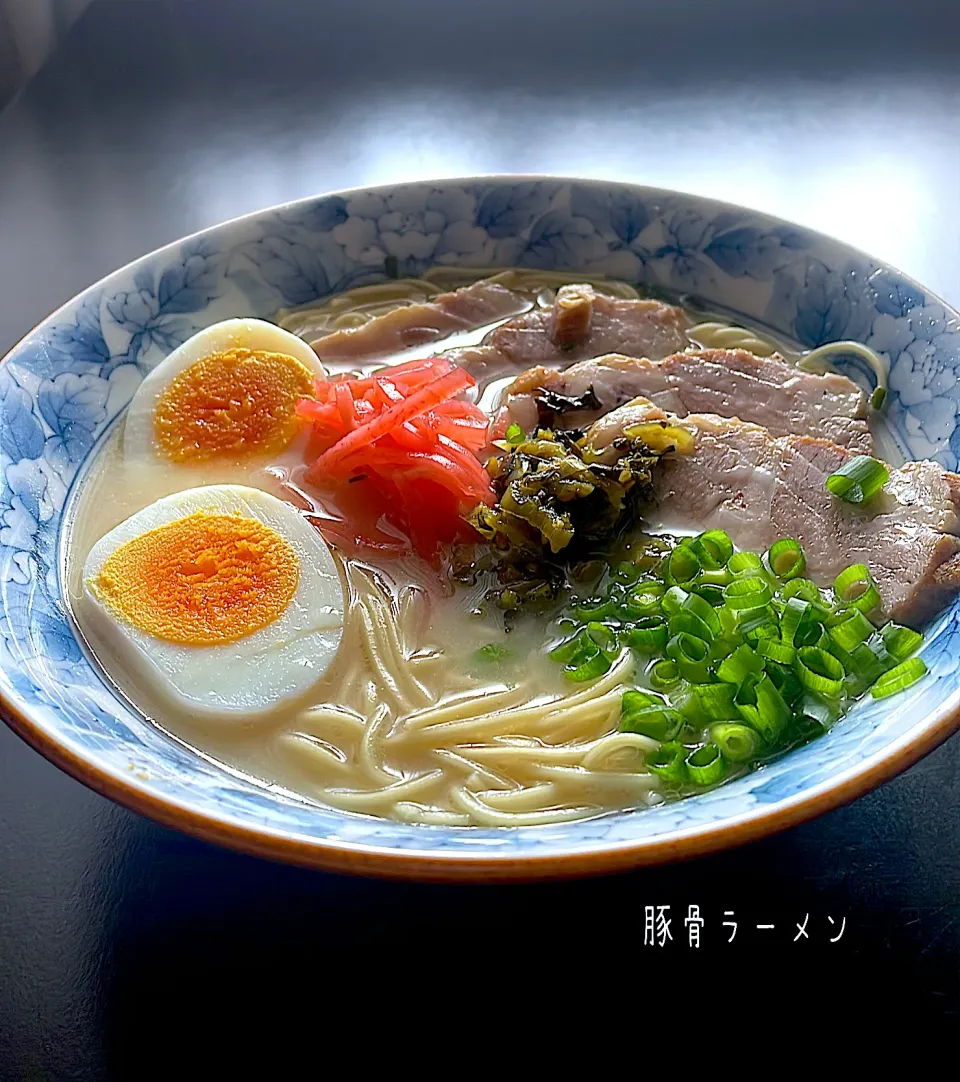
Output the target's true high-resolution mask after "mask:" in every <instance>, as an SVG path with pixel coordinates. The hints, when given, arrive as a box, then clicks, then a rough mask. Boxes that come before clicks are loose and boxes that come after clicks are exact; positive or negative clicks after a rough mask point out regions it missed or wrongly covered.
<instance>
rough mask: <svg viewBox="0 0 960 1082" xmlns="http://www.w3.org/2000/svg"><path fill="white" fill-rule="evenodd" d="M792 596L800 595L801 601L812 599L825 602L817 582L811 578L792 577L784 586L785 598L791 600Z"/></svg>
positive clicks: (820, 602) (812, 600) (816, 601)
mask: <svg viewBox="0 0 960 1082" xmlns="http://www.w3.org/2000/svg"><path fill="white" fill-rule="evenodd" d="M791 597H799V598H800V599H801V601H810V602H814V603H816V604H818V605H819V604H823V596H822V594H821V593H820V589H819V587H818V586H817V584H816V583H815V582H812V581H811V580H810V579H791V580H790V581H789V582H788V583H787V584H786V586H784V588H783V600H784V601H789V600H790V598H791Z"/></svg>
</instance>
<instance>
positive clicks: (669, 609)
mask: <svg viewBox="0 0 960 1082" xmlns="http://www.w3.org/2000/svg"><path fill="white" fill-rule="evenodd" d="M686 600H687V591H686V590H684V589H682V588H681V587H679V586H671V587H670V589H669V590H667V592H666V593H665V594H664V595H663V599H662V600H661V602H660V608H661V609H663V611H664V612H665V613H666V614H667V616H673V615H674V614H675V613H678V612H679V611H680V609H681V608H682V607H683V603H684V601H686Z"/></svg>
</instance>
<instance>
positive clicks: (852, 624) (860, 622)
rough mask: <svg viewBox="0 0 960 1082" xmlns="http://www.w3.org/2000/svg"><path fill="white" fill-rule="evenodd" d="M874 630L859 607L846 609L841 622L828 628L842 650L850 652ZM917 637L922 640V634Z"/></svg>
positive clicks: (831, 636)
mask: <svg viewBox="0 0 960 1082" xmlns="http://www.w3.org/2000/svg"><path fill="white" fill-rule="evenodd" d="M873 630H874V629H873V624H871V623H870V621H869V620H868V619H867V618H866V616H864V615H863V613H862V612H861V611H860V610H859V609H846V610H845V611H844V612H843V613H841V614H840V620H839V622H837V623H835V624H834V625H833V627H831V628H829V629H828V631H829V634H830V638H831V639H833V641H834V642H835V643H836V644H837V646H839V647H840V649H841V650H846V651H847V652H848V653H849V651H851V650H853V649H854V647H857V646H859V645H860V643H862V642H866V641H867V639H869V638H870V636H871V635H872V634H873ZM905 630H906V629H905ZM911 634H914V635H915V634H916V632H911ZM917 637H918V639H920V640H921V641H922V636H917ZM918 645H919V643H918ZM911 653H912V651H911Z"/></svg>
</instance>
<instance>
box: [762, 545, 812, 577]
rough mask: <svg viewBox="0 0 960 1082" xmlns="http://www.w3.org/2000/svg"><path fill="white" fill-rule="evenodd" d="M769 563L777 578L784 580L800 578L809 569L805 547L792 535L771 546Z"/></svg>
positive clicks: (768, 557)
mask: <svg viewBox="0 0 960 1082" xmlns="http://www.w3.org/2000/svg"><path fill="white" fill-rule="evenodd" d="M767 563H768V564H769V565H770V570H771V571H772V572H773V573H774V574H775V575H776V576H777V578H778V579H784V580H787V579H795V578H798V577H799V576H801V575H802V574H803V573H804V571H806V569H807V559H806V557H805V556H804V555H803V549H802V548H800V543H799V541H795V540H794V539H793V538H792V537H783V538H781V539H780V540H779V541H776V542H774V544H772V545H771V546H770V551H769V552H768V553H767Z"/></svg>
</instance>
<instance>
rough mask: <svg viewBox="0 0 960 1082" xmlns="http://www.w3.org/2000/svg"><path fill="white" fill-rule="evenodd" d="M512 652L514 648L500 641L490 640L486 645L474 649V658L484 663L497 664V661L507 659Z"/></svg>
mask: <svg viewBox="0 0 960 1082" xmlns="http://www.w3.org/2000/svg"><path fill="white" fill-rule="evenodd" d="M512 653H513V651H512V650H509V649H508V648H507V647H506V646H501V645H500V643H498V642H488V643H487V644H486V645H485V646H481V647H480V648H479V649H477V650H474V652H473V658H474V660H475V661H479V662H481V663H482V664H484V665H495V664H497V662H500V661H504V660H506V659H507V658H508V657H510V655H511V654H512Z"/></svg>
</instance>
